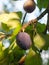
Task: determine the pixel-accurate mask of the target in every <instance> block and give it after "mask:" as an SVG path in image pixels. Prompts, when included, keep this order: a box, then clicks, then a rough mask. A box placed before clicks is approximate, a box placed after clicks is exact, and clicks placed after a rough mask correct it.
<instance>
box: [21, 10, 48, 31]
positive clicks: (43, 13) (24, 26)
mask: <svg viewBox="0 0 49 65" xmlns="http://www.w3.org/2000/svg"><path fill="white" fill-rule="evenodd" d="M46 13H48V11H47V9H46V10H45V11H44V12H42V13H41V14H40V15H39V16H38V17H37V18H35V19H33V20H31V21H29V23H26V24H23V26H22V28H21V31H22V30H23V29H24V30H25V28H26V27H27V26H29V25H30V24H32V23H36V22H37V21H38V20H39V19H41V18H42V17H43V16H44V15H45V14H46Z"/></svg>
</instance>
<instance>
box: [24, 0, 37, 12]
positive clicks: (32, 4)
mask: <svg viewBox="0 0 49 65" xmlns="http://www.w3.org/2000/svg"><path fill="white" fill-rule="evenodd" d="M35 7H36V5H35V2H34V0H28V1H26V2H25V3H24V6H23V8H24V10H25V11H26V12H27V13H32V12H33V11H34V10H35Z"/></svg>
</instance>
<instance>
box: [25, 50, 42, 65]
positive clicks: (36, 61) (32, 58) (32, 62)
mask: <svg viewBox="0 0 49 65" xmlns="http://www.w3.org/2000/svg"><path fill="white" fill-rule="evenodd" d="M25 65H42V60H41V57H40V55H39V54H36V53H35V52H34V51H33V50H32V49H31V50H30V52H29V54H28V55H27V56H26V59H25Z"/></svg>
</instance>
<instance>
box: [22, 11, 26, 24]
mask: <svg viewBox="0 0 49 65" xmlns="http://www.w3.org/2000/svg"><path fill="white" fill-rule="evenodd" d="M26 15H27V12H26V13H25V15H24V17H23V21H22V25H23V24H24V20H25V18H26Z"/></svg>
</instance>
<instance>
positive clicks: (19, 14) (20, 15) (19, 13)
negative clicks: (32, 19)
mask: <svg viewBox="0 0 49 65" xmlns="http://www.w3.org/2000/svg"><path fill="white" fill-rule="evenodd" d="M16 14H18V16H19V18H20V20H21V19H22V12H21V11H18V12H16Z"/></svg>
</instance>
